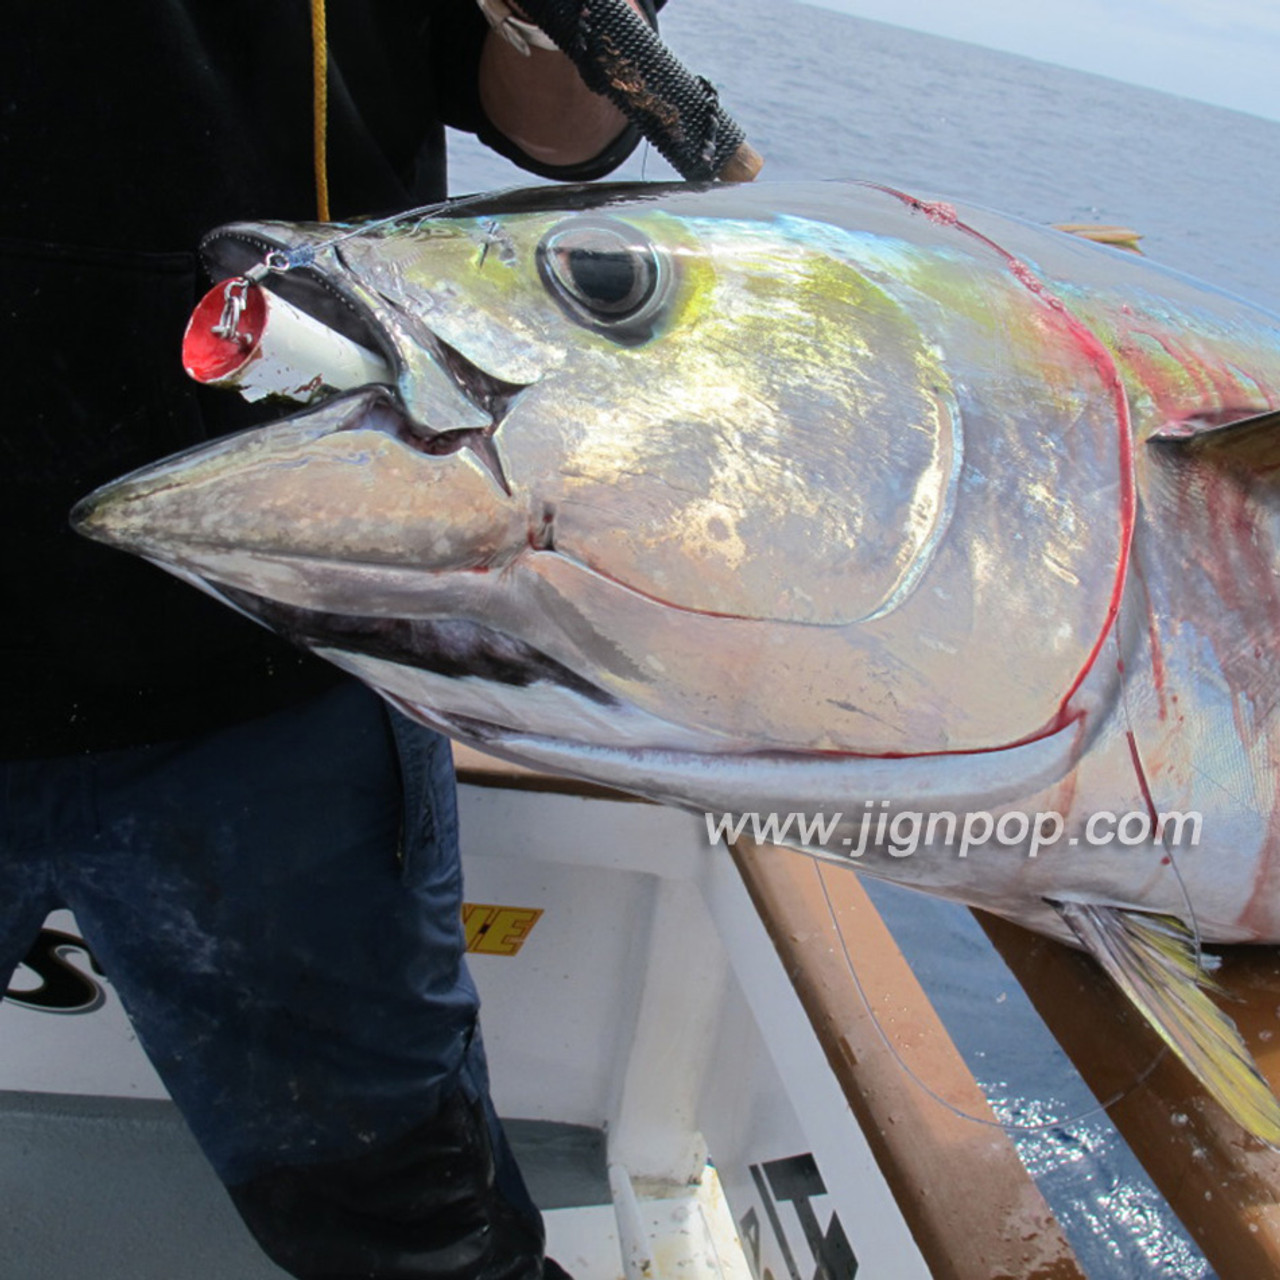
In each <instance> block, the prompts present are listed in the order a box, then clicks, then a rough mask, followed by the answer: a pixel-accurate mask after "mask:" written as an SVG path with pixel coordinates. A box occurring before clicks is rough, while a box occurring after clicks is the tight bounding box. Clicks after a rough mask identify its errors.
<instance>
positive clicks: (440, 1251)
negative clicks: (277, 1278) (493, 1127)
mask: <svg viewBox="0 0 1280 1280" xmlns="http://www.w3.org/2000/svg"><path fill="white" fill-rule="evenodd" d="M229 1190H230V1193H231V1198H232V1200H233V1201H234V1202H235V1205H236V1208H237V1209H238V1210H239V1211H240V1214H241V1216H242V1217H243V1218H244V1220H245V1222H246V1223H247V1224H248V1226H249V1228H250V1230H251V1231H252V1232H253V1234H254V1235H255V1236H256V1237H257V1239H258V1242H259V1244H261V1246H262V1247H263V1249H264V1250H265V1251H266V1252H267V1253H268V1254H269V1255H270V1257H271V1258H272V1259H273V1260H274V1261H275V1262H276V1263H277V1264H278V1265H279V1266H281V1267H283V1268H284V1269H285V1270H286V1271H288V1272H289V1273H290V1274H291V1275H293V1276H296V1277H298V1278H299V1280H542V1278H543V1274H544V1273H543V1230H542V1223H541V1221H540V1220H539V1219H537V1218H531V1217H530V1216H529V1215H528V1213H526V1212H522V1211H520V1210H519V1209H517V1208H515V1207H514V1206H513V1205H512V1204H511V1203H510V1202H509V1201H507V1200H506V1199H505V1198H504V1197H503V1196H502V1195H501V1193H500V1192H499V1191H498V1188H497V1184H496V1181H495V1169H494V1157H493V1147H492V1143H491V1141H490V1136H489V1130H488V1125H487V1124H486V1122H485V1118H484V1113H483V1111H482V1109H481V1107H480V1105H479V1104H478V1103H476V1102H472V1101H470V1100H468V1098H467V1097H466V1096H465V1095H464V1094H463V1093H462V1091H461V1090H459V1091H457V1092H455V1093H453V1094H451V1095H450V1097H449V1098H448V1099H447V1100H446V1102H445V1103H444V1105H443V1106H442V1107H441V1109H440V1111H439V1113H438V1114H437V1115H436V1116H435V1117H433V1118H432V1119H431V1120H430V1121H428V1122H427V1123H426V1124H423V1125H420V1126H419V1127H418V1128H416V1129H414V1130H413V1131H412V1132H410V1133H409V1134H407V1135H405V1136H404V1137H402V1138H400V1139H398V1140H397V1141H395V1142H392V1143H387V1144H385V1145H383V1146H380V1147H378V1148H377V1149H375V1150H372V1151H368V1152H366V1153H364V1154H362V1155H359V1156H356V1157H354V1158H351V1159H347V1160H339V1161H334V1162H332V1163H328V1164H316V1165H308V1166H292V1167H289V1168H281V1169H275V1170H272V1171H270V1172H268V1173H265V1174H261V1175H259V1176H258V1177H256V1178H254V1179H253V1180H252V1181H250V1182H247V1183H242V1184H240V1185H239V1186H235V1187H231V1188H229ZM548 1273H549V1274H550V1275H552V1276H555V1275H557V1274H559V1275H563V1274H564V1273H563V1272H562V1271H560V1269H559V1268H558V1267H555V1264H551V1267H550V1268H549V1269H548Z"/></svg>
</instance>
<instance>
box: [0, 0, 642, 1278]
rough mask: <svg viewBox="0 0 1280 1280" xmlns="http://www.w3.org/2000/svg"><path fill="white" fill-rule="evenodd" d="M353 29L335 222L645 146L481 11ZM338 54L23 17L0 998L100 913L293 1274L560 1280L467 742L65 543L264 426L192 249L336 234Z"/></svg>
mask: <svg viewBox="0 0 1280 1280" xmlns="http://www.w3.org/2000/svg"><path fill="white" fill-rule="evenodd" d="M636 3H637V7H639V4H638V0H636ZM326 16H327V25H328V46H329V73H328V100H329V113H328V129H327V135H328V154H329V188H330V192H331V198H332V202H333V211H334V214H335V216H339V217H342V216H351V215H357V214H370V213H384V212H389V211H392V210H395V209H398V208H405V207H409V206H411V205H415V204H420V203H423V202H425V201H429V200H433V199H437V198H440V197H441V196H443V195H444V193H445V169H444V166H445V158H444V136H443V135H444V125H445V124H451V125H456V126H459V127H462V128H467V129H471V130H474V131H476V132H478V133H480V135H481V136H482V137H483V138H485V140H486V141H488V142H490V143H491V144H492V145H494V146H496V147H497V148H498V149H500V150H502V151H503V152H504V153H505V154H507V155H508V156H511V157H512V158H514V159H515V160H516V161H517V162H518V163H520V164H522V165H524V167H526V168H529V169H533V170H535V171H538V172H541V173H549V174H553V175H556V174H559V175H561V176H566V177H572V178H575V179H577V178H590V177H594V176H597V175H599V174H602V173H604V172H606V171H608V170H609V169H610V168H612V167H613V166H614V165H615V164H616V163H617V162H618V161H619V160H620V159H621V158H622V157H623V156H625V154H626V153H627V152H628V151H629V150H630V148H631V146H632V145H634V142H635V136H634V134H633V133H632V131H631V130H629V129H627V128H624V125H623V121H622V119H621V117H620V116H618V115H616V113H614V111H613V108H612V107H610V106H609V105H608V104H607V103H605V102H604V101H603V100H602V99H599V98H596V97H594V95H591V94H589V93H588V92H587V91H586V89H585V87H584V86H583V85H582V84H581V81H580V80H578V79H577V76H576V73H574V72H573V69H572V67H571V66H570V64H569V63H568V61H567V59H564V58H563V57H562V55H560V54H558V53H556V52H552V51H544V50H540V49H535V50H534V51H533V52H532V54H531V55H529V56H527V57H526V56H522V55H521V54H520V53H518V52H517V51H516V50H514V49H513V48H512V47H511V46H510V45H509V44H508V43H507V42H505V41H503V40H502V39H501V38H500V37H499V35H498V33H497V32H495V31H492V30H491V29H490V27H489V25H488V24H487V23H486V21H485V18H484V16H483V15H482V14H481V12H480V11H479V10H478V9H477V8H476V5H475V3H474V2H473V0H418V2H417V3H411V2H409V0H330V3H329V4H328V6H327V15H326ZM648 16H649V17H650V18H652V16H653V15H652V11H651V10H649V11H648ZM311 57H312V49H311V15H310V12H309V9H308V4H307V0H255V2H254V3H252V4H250V3H233V2H231V0H216V2H215V0H135V2H134V3H132V4H124V5H77V6H74V7H73V8H72V9H67V8H66V7H64V6H60V5H51V4H48V3H45V2H42V0H19V3H16V4H14V5H10V6H9V7H8V8H7V9H6V33H5V40H4V41H3V42H2V43H0V67H2V68H3V69H2V71H0V173H3V175H4V182H5V188H6V192H5V199H4V200H3V201H2V202H0V266H2V268H3V269H2V270H0V330H2V332H0V373H2V375H3V376H2V379H0V381H2V383H3V386H4V409H3V415H4V416H3V427H2V429H0V442H2V443H0V448H2V449H3V464H4V468H3V469H4V501H3V503H2V504H0V512H2V515H0V519H3V521H4V543H5V554H4V556H3V557H0V574H3V584H2V591H3V598H4V600H5V605H6V617H7V619H8V625H7V626H6V627H5V628H4V631H3V639H2V640H0V645H2V646H3V659H4V671H5V674H4V714H3V716H0V734H2V735H3V739H2V741H0V782H2V784H3V794H4V797H5V799H4V801H3V807H2V808H0V979H3V982H0V988H2V987H3V986H4V985H7V982H8V979H9V976H10V975H11V974H12V973H13V971H14V969H15V968H16V966H17V965H18V964H19V963H20V962H21V960H22V958H23V956H24V954H25V953H26V950H27V948H28V947H29V946H30V945H31V943H32V941H33V939H34V937H35V935H36V934H37V933H38V931H39V929H40V927H41V924H42V922H43V920H44V919H45V917H46V915H47V913H48V912H49V911H50V910H52V909H54V908H57V907H62V906H65V907H69V908H70V909H71V910H73V911H74V912H75V915H76V919H77V921H78V923H79V925H80V927H81V929H82V930H83V932H84V933H85V935H86V937H87V939H88V941H89V942H90V944H91V945H92V947H93V948H94V951H95V953H96V955H97V956H98V958H99V960H100V961H101V962H102V964H103V966H104V968H105V970H106V972H107V973H108V974H109V975H110V977H111V979H112V981H113V984H114V985H115V987H116V989H117V990H118V992H119V993H120V995H121V998H122V1000H123V1001H124V1003H125V1006H126V1008H127V1010H128V1012H129V1014H130V1017H131V1019H132V1020H133V1022H134V1025H135V1027H136V1029H137V1031H138V1034H139V1036H140V1038H141V1040H142V1042H143V1044H144V1046H145V1048H146V1049H147V1052H148V1053H149V1055H150V1056H151V1058H152V1060H153V1062H154V1063H155V1065H156V1067H157V1069H158V1070H159V1072H160V1074H161V1076H162V1078H163V1079H164V1081H165V1083H166V1086H167V1087H168V1089H169V1090H170V1092H171V1093H172V1095H173V1097H174V1099H175V1100H176V1101H177V1102H178V1104H179V1106H180V1107H181V1108H182V1111H183V1113H184V1115H185V1116H186V1118H187V1120H188V1122H189V1124H190V1125H191V1127H192V1129H193V1131H194V1133H195V1134H196V1136H197V1138H198V1139H199V1141H200V1143H201V1145H202V1147H203V1148H204V1150H205V1152H206V1153H207V1154H208V1156H209V1158H210V1160H211V1161H212V1163H213V1164H214V1166H215V1168H216V1169H217V1171H218V1173H219V1175H220V1176H221V1177H222V1179H223V1180H224V1182H225V1183H226V1184H227V1186H228V1188H229V1190H230V1192H231V1195H232V1197H233V1199H234V1200H235V1203H236V1204H237V1206H238V1208H239V1209H240V1211H241V1213H242V1214H243V1216H244V1218H245V1220H246V1221H247V1222H248V1223H249V1225H250V1227H251V1228H252V1230H253V1231H254V1233H255V1234H256V1235H257V1237H258V1239H259V1241H260V1242H261V1243H262V1245H263V1246H264V1248H266V1249H267V1251H268V1252H269V1253H270V1254H271V1255H272V1256H273V1257H274V1258H275V1259H276V1260H277V1262H279V1263H280V1265H282V1266H283V1267H285V1268H286V1269H287V1270H289V1271H290V1272H292V1274H294V1275H296V1276H300V1277H306V1276H326V1277H346V1276H352V1277H354V1276H361V1277H391V1276H395V1277H428V1276H429V1277H451V1278H454V1280H463V1278H467V1280H536V1277H539V1276H542V1275H544V1274H546V1275H562V1274H563V1273H562V1272H561V1271H560V1270H559V1269H558V1268H556V1267H555V1264H553V1263H550V1262H548V1263H546V1264H545V1265H546V1271H545V1272H544V1270H543V1267H544V1262H543V1257H542V1227H541V1222H540V1219H539V1217H538V1214H537V1211H536V1210H535V1209H534V1207H533V1205H532V1203H531V1201H530V1200H529V1197H528V1194H527V1192H526V1191H525V1189H524V1186H523V1183H522V1181H521V1179H520V1175H519V1172H518V1170H517V1169H516V1167H515V1165H514V1162H513V1161H512V1159H511V1156H510V1153H509V1151H508V1149H507V1146H506V1143H505V1140H504V1138H503V1136H502V1131H501V1127H500V1126H499V1125H498V1122H497V1119H496V1117H495V1115H494V1113H493V1109H492V1105H491V1103H490V1102H489V1094H488V1086H487V1082H486V1076H485V1066H484V1055H483V1050H482V1047H481V1042H480V1036H479V1031H478V1029H477V1024H476V1009H477V1001H476V996H475V991H474V989H473V987H472V986H471V982H470V979H469V978H468V976H467V973H466V969H465V966H464V964H463V962H462V951H463V939H462V933H461V924H460V919H459V914H460V913H459V906H460V892H461V885H460V871H459V866H458V851H457V830H456V816H455V808H454V792H453V775H452V765H451V757H450V753H449V748H448V744H447V743H446V742H444V741H443V740H442V739H440V738H438V737H436V736H435V735H433V734H431V733H429V732H427V731H426V730H424V729H421V728H418V727H415V726H412V725H410V724H409V723H408V722H407V721H405V720H403V719H400V718H398V717H397V716H395V715H394V714H392V713H390V712H388V711H387V710H386V709H385V708H384V707H383V705H382V704H381V703H380V702H379V701H378V700H377V699H376V698H375V697H374V696H373V695H372V694H370V693H369V692H368V691H367V690H365V689H364V688H363V687H361V686H357V685H355V684H353V683H352V682H350V681H349V680H347V679H346V678H344V677H341V676H339V675H338V674H337V673H336V672H335V671H333V670H330V669H328V668H327V667H324V666H323V665H322V664H320V663H318V662H317V661H316V660H314V659H311V658H308V657H305V656H303V655H302V654H300V653H296V652H293V651H292V650H289V649H288V648H286V647H285V646H283V645H282V644H281V643H280V642H278V641H277V640H275V639H274V638H273V637H272V636H270V635H269V634H268V633H267V632H265V631H262V630H260V629H259V628H257V627H256V626H255V625H254V624H252V623H250V622H248V621H246V620H243V619H240V618H238V617H236V616H235V615H234V614H232V613H231V612H230V611H228V610H226V609H225V608H224V607H223V606H221V605H218V604H214V603H213V602H211V601H207V600H206V599H205V598H204V597H202V596H201V595H200V594H199V593H197V592H195V591H193V590H191V589H190V588H189V587H187V586H184V585H182V584H180V583H178V582H176V581H175V580H173V579H171V578H169V577H168V576H166V575H164V574H162V573H160V572H158V571H157V570H155V569H154V568H151V567H150V566H147V565H145V564H142V563H141V562H138V561H135V560H134V559H132V558H131V557H128V556H124V555H121V554H119V553H117V552H112V551H108V550H105V549H103V548H101V547H99V546H96V545H94V544H91V543H89V542H87V541H84V540H82V539H79V538H77V537H75V535H73V534H72V533H71V532H70V530H69V528H68V527H67V512H68V510H69V509H70V507H71V506H72V504H73V503H74V502H75V501H76V499H78V498H80V497H81V496H83V495H84V494H86V493H87V492H89V491H90V490H91V489H92V488H94V487H95V486H96V485H98V484H99V483H101V482H103V481H106V480H108V479H111V478H112V477H114V476H117V475H119V474H121V473H122V472H124V471H127V470H129V469H130V468H132V467H135V466H138V465H140V464H143V463H146V462H151V461H153V460H155V459H157V458H159V457H161V456H163V455H165V454H168V453H171V452H174V451H175V450H178V449H181V448H184V447H186V446H188V445H191V444H194V443H197V442H199V441H201V440H204V439H207V438H209V437H210V436H213V435H218V434H222V433H223V432H226V431H229V430H233V429H235V428H236V427H238V426H240V425H242V424H244V423H246V422H247V420H248V419H247V418H246V416H245V413H244V407H243V406H242V405H241V404H240V403H239V402H238V400H237V399H236V398H235V397H233V396H229V395H226V394H225V393H218V392H209V391H207V390H205V389H203V388H200V387H197V386H195V385H194V384H192V383H189V382H188V381H187V380H186V378H185V377H184V375H183V373H182V370H181V368H180V365H179V359H178V348H179V343H180V339H181V334H182V331H183V327H184V325H185V321H186V318H187V316H188V314H189V313H190V311H191V309H192V307H193V305H194V303H195V301H196V299H197V298H198V296H199V294H200V293H202V292H203V290H204V288H205V287H207V283H202V282H201V281H200V280H199V279H198V269H197V264H196V262H195V259H194V256H193V249H194V246H195V245H196V244H197V243H198V241H199V239H200V237H201V236H202V235H203V234H204V233H205V232H206V231H208V230H209V229H210V228H211V227H213V226H215V225H217V224H219V223H222V222H226V221H230V220H234V219H241V218H256V217H279V218H288V219H299V218H307V217H310V216H314V210H315V204H314V199H315V197H314V188H313V172H312V131H313V119H312V88H313V86H312V79H311V77H312V62H311Z"/></svg>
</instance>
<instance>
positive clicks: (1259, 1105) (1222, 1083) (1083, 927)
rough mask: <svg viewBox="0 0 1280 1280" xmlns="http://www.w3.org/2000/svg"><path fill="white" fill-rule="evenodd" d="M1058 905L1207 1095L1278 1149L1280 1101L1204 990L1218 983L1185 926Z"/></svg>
mask: <svg viewBox="0 0 1280 1280" xmlns="http://www.w3.org/2000/svg"><path fill="white" fill-rule="evenodd" d="M1056 905H1057V908H1058V911H1059V912H1060V913H1061V915H1062V918H1063V919H1064V920H1065V921H1066V922H1067V924H1068V925H1069V926H1070V927H1071V930H1072V932H1073V933H1074V934H1075V935H1076V937H1077V938H1078V939H1079V940H1080V943H1081V945H1082V946H1083V947H1084V948H1085V950H1086V951H1088V952H1089V954H1090V955H1092V956H1093V957H1094V959H1096V960H1097V961H1098V963H1099V964H1101V965H1102V967H1103V968H1104V969H1105V970H1106V971H1107V973H1108V974H1109V975H1110V976H1111V978H1112V979H1113V980H1114V981H1115V982H1116V984H1117V985H1118V986H1119V987H1120V989H1121V990H1122V991H1123V992H1124V993H1125V995H1126V996H1128V998H1129V999H1130V1000H1131V1001H1132V1002H1133V1003H1134V1005H1136V1006H1137V1008H1138V1010H1139V1011H1140V1012H1141V1013H1142V1015H1143V1016H1144V1017H1145V1018H1146V1019H1147V1021H1148V1022H1149V1023H1150V1024H1151V1025H1152V1026H1153V1027H1154V1028H1155V1029H1156V1031H1157V1032H1158V1033H1159V1034H1160V1038H1161V1039H1162V1040H1163V1041H1164V1042H1165V1043H1166V1044H1167V1045H1168V1046H1169V1048H1171V1049H1172V1050H1173V1051H1174V1053H1176V1054H1177V1055H1178V1057H1179V1058H1181V1059H1182V1061H1183V1062H1184V1063H1185V1064H1186V1066H1187V1067H1188V1068H1190V1070H1191V1071H1192V1073H1193V1074H1194V1075H1195V1076H1196V1078H1197V1079H1198V1080H1199V1081H1200V1083H1201V1084H1203V1085H1204V1087H1205V1088H1206V1089H1207V1090H1208V1091H1209V1093H1210V1094H1212V1095H1213V1097H1214V1098H1215V1099H1217V1101H1218V1102H1219V1103H1220V1104H1221V1105H1222V1106H1223V1107H1224V1108H1225V1109H1226V1111H1227V1112H1228V1113H1229V1114H1230V1115H1231V1116H1232V1117H1233V1118H1234V1119H1235V1120H1237V1121H1238V1122H1239V1123H1240V1124H1241V1125H1243V1126H1244V1128H1246V1129H1247V1130H1248V1131H1249V1132H1250V1133H1252V1134H1253V1135H1254V1136H1255V1137H1257V1138H1260V1139H1261V1140H1262V1141H1263V1142H1265V1143H1267V1144H1268V1145H1269V1146H1272V1147H1280V1100H1278V1099H1277V1098H1276V1095H1275V1094H1274V1093H1272V1092H1271V1089H1270V1087H1269V1086H1268V1084H1267V1082H1266V1081H1265V1080H1264V1079H1263V1078H1262V1075H1261V1073H1260V1072H1259V1071H1258V1068H1257V1066H1256V1065H1255V1064H1254V1061H1253V1058H1252V1057H1251V1056H1250V1054H1249V1050H1248V1049H1247V1048H1246V1047H1245V1043H1244V1041H1243V1040H1242V1039H1241V1037H1240V1033H1239V1031H1238V1030H1236V1025H1235V1023H1234V1022H1232V1021H1231V1019H1230V1018H1229V1017H1227V1015H1226V1014H1225V1013H1223V1012H1222V1010H1221V1009H1219V1008H1218V1006H1217V1005H1216V1004H1214V1003H1213V1001H1212V1000H1210V999H1209V996H1208V995H1207V994H1206V990H1211V989H1212V987H1213V984H1212V983H1211V982H1210V981H1209V980H1208V979H1207V978H1206V976H1205V974H1204V972H1203V970H1202V969H1200V967H1199V966H1198V964H1197V960H1196V951H1195V940H1194V938H1193V936H1192V934H1191V932H1190V930H1188V929H1187V927H1186V925H1184V924H1183V923H1182V921H1181V920H1178V919H1176V918H1174V917H1172V916H1156V915H1144V914H1140V913H1138V912H1133V911H1124V910H1122V909H1120V908H1118V907H1103V906H1095V905H1093V904H1090V903H1079V902H1060V903H1058V904H1056Z"/></svg>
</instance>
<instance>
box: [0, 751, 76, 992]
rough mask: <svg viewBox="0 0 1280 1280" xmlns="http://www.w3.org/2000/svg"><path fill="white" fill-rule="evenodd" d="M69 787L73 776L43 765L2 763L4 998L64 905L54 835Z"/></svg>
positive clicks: (0, 982) (0, 959) (0, 952)
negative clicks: (53, 913) (56, 870)
mask: <svg viewBox="0 0 1280 1280" xmlns="http://www.w3.org/2000/svg"><path fill="white" fill-rule="evenodd" d="M68 785H71V786H74V779H72V778H64V777H62V776H60V775H57V774H55V773H51V772H50V770H49V769H47V768H46V767H44V766H43V765H41V764H31V763H28V762H26V761H21V760H19V761H4V762H0V999H3V998H4V992H5V990H6V988H7V987H8V986H9V981H10V979H11V978H12V977H13V972H14V970H15V969H16V968H17V967H18V965H19V964H20V963H21V962H22V960H23V958H24V957H25V956H26V955H27V953H28V951H30V949H31V945H32V943H34V942H35V940H36V938H37V937H38V936H39V933H40V927H41V925H43V924H44V921H45V918H46V917H47V916H48V914H49V912H50V911H54V910H56V909H57V908H58V907H60V906H61V905H62V904H61V902H59V901H58V896H57V890H56V888H55V885H54V878H55V877H54V866H53V862H52V860H51V858H50V856H49V850H50V839H49V836H50V833H51V831H52V830H53V829H54V828H56V826H57V822H58V818H57V815H58V813H59V811H60V810H62V809H63V808H64V807H65V805H66V803H67V794H66V793H67V788H68Z"/></svg>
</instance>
